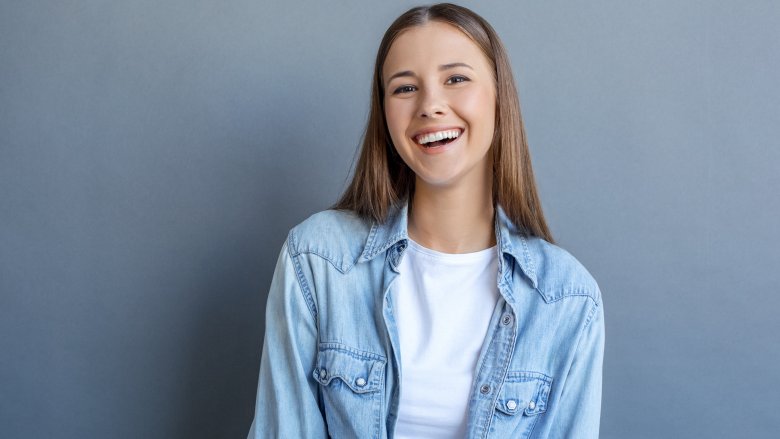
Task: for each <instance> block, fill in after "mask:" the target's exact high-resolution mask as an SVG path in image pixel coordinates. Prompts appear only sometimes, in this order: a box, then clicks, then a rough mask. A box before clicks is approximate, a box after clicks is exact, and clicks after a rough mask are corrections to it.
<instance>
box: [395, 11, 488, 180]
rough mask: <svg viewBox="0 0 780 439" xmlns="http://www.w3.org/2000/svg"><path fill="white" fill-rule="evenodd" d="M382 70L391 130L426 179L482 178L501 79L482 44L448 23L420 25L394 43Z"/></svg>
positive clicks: (403, 152) (404, 154) (405, 156)
mask: <svg viewBox="0 0 780 439" xmlns="http://www.w3.org/2000/svg"><path fill="white" fill-rule="evenodd" d="M382 78H383V81H384V86H385V101H384V110H385V118H386V120H387V127H388V130H389V131H390V137H391V138H392V140H393V144H394V145H395V148H396V150H397V151H398V154H399V155H400V156H401V158H402V159H403V160H404V162H405V163H406V164H407V165H408V166H409V167H410V168H411V169H412V170H413V171H414V173H415V174H416V175H417V180H418V184H419V183H420V180H422V182H424V183H426V184H429V185H432V186H439V187H446V186H455V185H460V184H463V183H470V182H473V183H476V184H482V183H483V182H484V178H485V176H486V173H487V171H488V169H489V168H488V167H489V166H490V161H489V157H490V155H489V154H487V152H488V150H489V149H490V145H491V143H492V141H493V130H494V126H495V108H496V92H495V90H496V86H495V80H494V78H493V73H492V70H491V67H490V62H489V61H488V59H487V58H486V57H485V55H484V54H483V53H482V51H481V50H480V49H479V47H478V46H477V45H476V44H475V43H474V42H472V41H471V39H469V37H468V36H466V35H465V34H464V33H463V32H461V31H460V30H458V29H457V28H455V27H453V26H451V25H449V24H446V23H441V22H437V21H431V22H429V23H427V24H425V25H422V26H416V27H412V28H409V29H407V30H405V31H403V32H402V33H401V34H400V35H399V36H398V37H397V38H396V40H395V41H394V42H393V44H392V46H390V51H389V52H388V55H387V58H386V59H385V63H384V66H383V69H382ZM437 133H438V134H437ZM455 136H457V137H455ZM453 137H454V138H453ZM437 139H439V140H438V141H437ZM480 179H482V180H480Z"/></svg>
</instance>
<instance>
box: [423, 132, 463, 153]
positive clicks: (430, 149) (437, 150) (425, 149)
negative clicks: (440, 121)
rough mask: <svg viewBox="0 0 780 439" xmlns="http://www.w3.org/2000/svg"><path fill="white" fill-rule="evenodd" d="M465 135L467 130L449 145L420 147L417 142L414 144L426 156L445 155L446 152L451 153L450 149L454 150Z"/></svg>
mask: <svg viewBox="0 0 780 439" xmlns="http://www.w3.org/2000/svg"><path fill="white" fill-rule="evenodd" d="M465 133H466V132H465V130H463V131H461V133H460V135H459V136H458V137H456V138H455V139H452V141H450V142H448V143H445V144H443V145H439V146H425V145H420V144H419V143H417V142H414V144H415V145H417V147H418V148H419V149H420V150H421V151H422V152H423V153H425V154H428V155H436V154H442V153H445V152H447V151H449V150H450V149H452V148H454V147H455V146H456V145H457V144H458V142H460V139H462V138H463V135H464V134H465Z"/></svg>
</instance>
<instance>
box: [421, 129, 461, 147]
mask: <svg viewBox="0 0 780 439" xmlns="http://www.w3.org/2000/svg"><path fill="white" fill-rule="evenodd" d="M459 135H460V130H446V131H437V132H435V133H428V134H423V135H422V136H419V137H418V138H417V143H419V144H420V145H425V144H426V143H431V142H436V141H438V140H442V139H445V138H446V139H456V138H457V137H458V136H459Z"/></svg>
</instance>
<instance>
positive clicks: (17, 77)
mask: <svg viewBox="0 0 780 439" xmlns="http://www.w3.org/2000/svg"><path fill="white" fill-rule="evenodd" d="M413 4H414V3H413V2H397V3H390V2H380V1H373V2H364V1H351V2H339V3H336V2H315V1H307V2H296V3H294V4H288V5H282V4H281V2H265V3H263V2H252V1H214V0H201V1H190V2H185V1H181V0H173V1H166V2H157V1H150V0H131V1H121V2H120V1H114V2H104V1H96V0H92V1H78V2H77V1H67V0H60V1H51V0H48V1H35V2H32V1H30V2H22V1H11V0H3V1H2V2H1V3H0V437H3V438H44V437H47V438H48V437H57V438H84V437H90V438H98V437H116V438H139V437H144V438H185V437H186V438H196V437H197V438H216V437H220V438H239V437H243V436H245V434H246V432H247V429H248V427H249V423H250V420H251V416H252V410H253V407H254V397H255V385H256V382H257V372H258V366H259V356H260V349H261V344H262V336H263V327H264V319H263V316H264V304H265V296H266V293H267V288H268V285H269V283H270V276H271V273H272V269H273V265H274V262H275V258H276V256H277V254H278V250H279V247H280V245H281V244H282V241H283V239H284V236H285V233H286V231H287V230H288V229H289V228H290V227H291V226H293V225H295V224H296V223H298V222H299V221H301V220H303V219H304V218H305V217H307V216H308V215H309V214H311V213H313V212H315V211H317V210H320V209H322V208H325V207H326V206H328V205H329V204H330V203H332V202H333V201H334V200H335V198H336V197H337V195H338V194H339V192H340V191H341V190H342V189H343V188H344V186H345V180H346V178H347V176H348V174H349V171H350V167H351V165H352V160H353V157H354V153H355V150H356V147H357V145H358V141H359V137H360V134H361V132H362V129H363V123H364V122H365V119H366V110H367V108H368V92H369V81H370V75H371V63H372V61H373V56H374V51H375V50H376V47H377V45H378V43H379V39H380V37H381V34H382V32H383V30H384V29H385V28H386V27H387V25H388V24H389V23H390V22H391V21H392V19H393V18H394V17H395V16H397V15H398V14H399V13H401V12H402V11H404V10H405V9H407V8H408V7H410V6H412V5H413ZM464 4H465V5H467V6H473V7H474V9H475V10H476V11H477V12H479V13H481V14H482V15H483V16H485V17H486V18H487V19H488V20H489V21H490V22H491V23H492V24H493V25H494V27H495V28H496V29H497V30H498V32H499V34H500V35H501V36H502V37H503V39H504V41H505V43H506V45H507V47H508V49H509V51H510V56H511V58H512V61H513V65H514V68H515V74H516V77H517V81H518V86H519V89H520V95H521V102H522V105H523V111H524V114H525V121H526V126H527V130H528V136H529V140H530V144H531V148H532V154H533V158H534V165H535V170H536V173H537V178H538V182H539V184H540V189H541V195H542V199H543V201H544V207H545V209H546V213H547V215H548V218H549V220H550V222H551V226H552V228H553V232H554V233H555V235H556V237H557V238H558V239H559V241H560V244H561V245H562V246H563V247H565V248H567V249H568V250H570V251H571V252H572V253H573V254H574V255H575V256H577V257H578V258H579V259H580V260H581V261H582V262H583V263H584V264H585V265H586V266H587V267H588V268H589V269H590V271H591V272H592V273H593V274H594V275H595V277H596V278H597V280H598V281H599V283H600V285H601V287H602V290H603V294H604V301H605V310H606V328H607V343H606V356H605V365H604V374H605V375H604V377H605V380H604V398H603V417H602V437H604V438H659V437H679V438H701V437H707V438H720V437H723V438H727V437H728V438H730V437H751V438H760V437H763V438H768V437H772V436H773V435H774V434H776V433H777V431H778V429H780V414H779V413H780V410H779V409H780V372H778V364H779V363H780V343H778V338H777V337H778V333H780V320H779V319H778V317H777V314H778V311H780V298H778V293H780V274H779V272H780V270H778V268H780V249H779V248H780V227H778V219H777V218H778V216H780V197H778V195H777V190H778V188H780V166H779V165H778V163H780V148H778V147H779V146H780V145H779V144H780V141H779V140H778V139H780V81H778V80H777V75H778V71H780V31H779V30H778V28H779V27H780V26H778V23H780V6H778V2H777V1H775V0H764V1H761V0H743V1H736V0H734V1H703V0H698V1H693V0H687V1H679V0H662V1H654V2H646V1H638V0H613V1H603V0H595V1H588V2H584V1H577V2H572V1H557V0H555V1H545V2H517V1H501V2H499V1H494V2H490V3H488V4H477V2H466V3H464Z"/></svg>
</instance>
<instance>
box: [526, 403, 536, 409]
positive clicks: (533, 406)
mask: <svg viewBox="0 0 780 439" xmlns="http://www.w3.org/2000/svg"><path fill="white" fill-rule="evenodd" d="M528 408H529V409H531V410H533V409H535V408H536V403H535V402H533V401H531V402H529V403H528Z"/></svg>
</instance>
